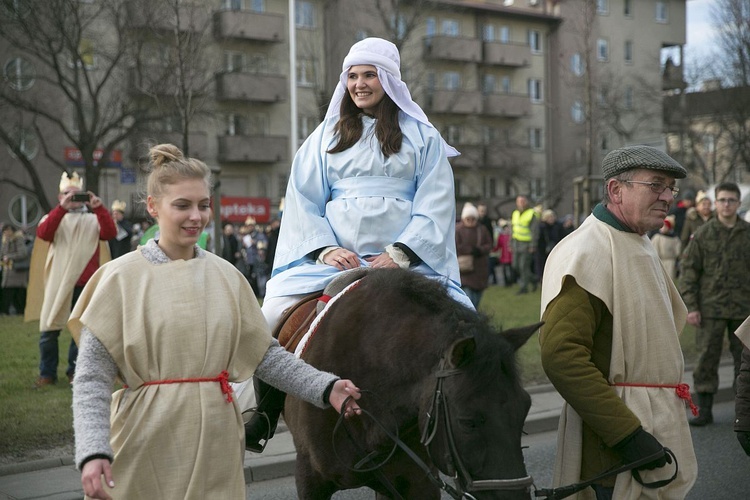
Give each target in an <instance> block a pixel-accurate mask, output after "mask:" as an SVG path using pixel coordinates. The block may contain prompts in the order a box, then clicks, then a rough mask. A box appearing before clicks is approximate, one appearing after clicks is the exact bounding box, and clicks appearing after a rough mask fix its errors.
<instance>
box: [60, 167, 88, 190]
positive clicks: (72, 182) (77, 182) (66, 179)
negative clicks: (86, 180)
mask: <svg viewBox="0 0 750 500" xmlns="http://www.w3.org/2000/svg"><path fill="white" fill-rule="evenodd" d="M70 187H74V188H77V189H83V179H81V177H80V176H79V175H78V172H73V173H72V174H70V175H68V173H67V172H63V173H62V176H61V177H60V192H61V193H62V192H63V191H65V190H66V189H68V188H70Z"/></svg>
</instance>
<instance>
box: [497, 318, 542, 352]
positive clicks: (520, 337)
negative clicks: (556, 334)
mask: <svg viewBox="0 0 750 500" xmlns="http://www.w3.org/2000/svg"><path fill="white" fill-rule="evenodd" d="M543 324H544V322H543V321H542V322H539V323H535V324H533V325H527V326H520V327H518V328H511V329H510V330H503V331H502V332H500V333H501V335H502V336H503V337H505V338H506V339H507V340H508V342H510V345H512V346H513V350H515V351H517V350H518V349H519V348H520V347H521V346H522V345H524V344H525V343H526V341H527V340H529V338H530V337H531V336H532V335H533V334H534V332H536V331H537V330H538V329H539V328H540V327H541V326H542V325H543Z"/></svg>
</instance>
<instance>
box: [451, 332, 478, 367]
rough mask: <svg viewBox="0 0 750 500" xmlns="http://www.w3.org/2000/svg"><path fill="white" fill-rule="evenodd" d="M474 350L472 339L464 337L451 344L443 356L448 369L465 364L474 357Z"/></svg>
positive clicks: (475, 346) (475, 345)
mask: <svg viewBox="0 0 750 500" xmlns="http://www.w3.org/2000/svg"><path fill="white" fill-rule="evenodd" d="M476 348H477V343H476V341H475V340H474V337H464V338H462V339H459V340H456V341H455V342H453V344H451V346H450V347H449V348H448V352H447V353H446V356H445V359H446V360H447V361H448V368H458V367H460V366H462V365H464V364H465V363H467V362H468V361H469V360H470V359H471V358H472V357H473V356H474V351H476Z"/></svg>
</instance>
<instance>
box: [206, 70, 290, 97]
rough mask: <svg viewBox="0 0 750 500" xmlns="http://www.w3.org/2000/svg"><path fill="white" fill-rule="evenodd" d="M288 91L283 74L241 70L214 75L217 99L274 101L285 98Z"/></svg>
mask: <svg viewBox="0 0 750 500" xmlns="http://www.w3.org/2000/svg"><path fill="white" fill-rule="evenodd" d="M288 93H289V85H288V84H287V78H286V77H285V76H281V75H268V74H259V73H242V72H231V73H218V74H217V75H216V98H217V99H221V100H227V101H251V102H267V103H274V102H279V101H283V100H286V98H287V95H288Z"/></svg>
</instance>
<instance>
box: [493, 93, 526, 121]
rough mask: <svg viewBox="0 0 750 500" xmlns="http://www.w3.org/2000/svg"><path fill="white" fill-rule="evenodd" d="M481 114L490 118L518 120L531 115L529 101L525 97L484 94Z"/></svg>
mask: <svg viewBox="0 0 750 500" xmlns="http://www.w3.org/2000/svg"><path fill="white" fill-rule="evenodd" d="M482 112H483V113H484V114H485V115H490V116H501V117H505V118H520V117H522V116H526V115H528V114H529V113H531V101H530V100H529V96H527V95H517V94H486V95H485V96H484V107H483V108H482Z"/></svg>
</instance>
